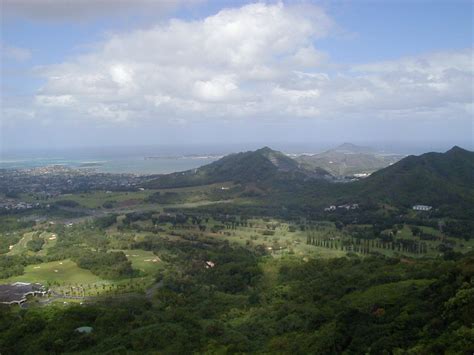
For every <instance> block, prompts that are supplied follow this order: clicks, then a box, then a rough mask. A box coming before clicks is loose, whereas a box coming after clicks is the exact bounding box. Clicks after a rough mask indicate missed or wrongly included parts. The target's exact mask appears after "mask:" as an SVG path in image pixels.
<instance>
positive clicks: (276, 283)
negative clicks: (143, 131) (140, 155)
mask: <svg viewBox="0 0 474 355" xmlns="http://www.w3.org/2000/svg"><path fill="white" fill-rule="evenodd" d="M473 166H474V164H473V153H471V152H467V151H464V150H462V149H460V148H453V149H452V150H451V151H449V152H447V153H445V154H425V155H423V156H420V157H409V158H407V159H404V160H402V161H400V162H399V163H396V164H394V165H392V166H391V167H389V168H387V169H384V170H382V171H379V172H377V173H375V174H373V176H371V177H369V178H367V179H364V180H361V181H358V182H356V183H334V182H331V181H329V179H327V175H326V174H325V173H323V172H320V173H313V175H311V174H310V173H308V172H307V171H305V170H304V169H302V168H300V166H299V165H298V164H297V163H295V162H294V161H293V160H291V159H290V158H288V157H286V156H284V155H283V154H281V153H278V152H274V151H272V150H270V149H268V148H264V149H261V150H259V151H256V152H247V153H241V154H236V155H231V156H229V157H226V158H224V159H222V160H221V161H218V162H216V163H213V164H211V165H208V166H206V167H203V168H200V169H197V170H195V171H190V172H186V173H185V174H181V173H180V174H171V175H167V176H163V177H160V178H158V179H157V180H155V181H153V183H152V185H153V186H152V187H154V188H159V189H153V190H146V191H137V192H135V193H134V192H110V191H108V192H100V191H98V192H90V193H82V192H81V193H80V194H68V195H67V196H66V195H65V196H58V197H57V198H55V200H54V201H55V202H54V203H53V204H52V206H51V208H47V209H40V210H35V211H30V212H28V211H23V212H18V213H16V212H15V213H12V215H10V214H5V215H3V216H0V222H1V223H0V279H1V282H0V283H11V282H15V281H23V282H40V283H42V284H44V285H46V286H47V287H48V288H49V289H50V295H49V296H47V297H44V298H34V299H31V300H29V301H28V302H27V307H25V308H19V307H16V306H1V307H0V352H1V353H8V354H23V353H34V352H37V353H40V354H42V353H82V354H87V353H100V354H102V353H103V354H107V353H110V354H117V353H119V354H122V353H123V354H146V353H153V354H155V353H164V354H175V353H179V354H181V353H206V354H225V353H266V354H269V353H272V354H273V353H285V354H309V353H316V354H332V353H343V354H353V353H354V354H356V353H357V354H358V353H365V354H441V353H446V354H465V353H470V352H472V350H473V344H474V332H473V328H472V325H473V323H474V279H473V277H474V252H473V248H474V238H473V231H474V225H473V221H472V216H473V214H472V212H473V211H472V206H473V204H472V202H473V199H472V198H473V196H474V195H473V188H474V186H473V185H472V181H471V180H472V176H473V175H472V173H473ZM211 183H215V184H214V185H209V184H211ZM201 184H206V185H203V186H201ZM195 185H199V186H195ZM417 203H426V204H432V205H433V207H434V208H433V209H432V210H431V211H428V212H416V211H413V210H412V209H411V206H412V205H413V204H417ZM346 204H347V206H349V207H347V208H346V207H344V205H346ZM353 204H357V206H356V207H354V208H352V207H350V206H352V205H353ZM329 205H336V206H339V205H343V206H342V207H337V208H334V209H332V210H325V209H324V208H325V207H327V206H329ZM86 213H89V214H90V215H91V216H93V217H87V218H84V217H82V218H80V217H79V216H82V215H84V214H86ZM38 217H39V218H38ZM52 218H54V220H50V219H52ZM84 326H86V327H92V329H93V330H92V332H91V333H80V332H78V331H76V329H77V328H79V327H84Z"/></svg>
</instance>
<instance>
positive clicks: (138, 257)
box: [122, 249, 163, 275]
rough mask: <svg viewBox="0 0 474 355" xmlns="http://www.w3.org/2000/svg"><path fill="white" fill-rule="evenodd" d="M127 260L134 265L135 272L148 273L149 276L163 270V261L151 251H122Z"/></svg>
mask: <svg viewBox="0 0 474 355" xmlns="http://www.w3.org/2000/svg"><path fill="white" fill-rule="evenodd" d="M122 251H123V252H124V253H125V255H126V257H127V259H128V260H130V262H131V263H132V267H133V268H134V269H135V270H139V271H141V272H144V273H146V274H147V275H154V274H155V273H156V272H157V271H158V270H160V269H162V268H163V262H162V261H161V259H160V258H159V257H158V256H156V255H155V254H153V252H151V251H146V250H140V249H133V250H127V249H124V250H122Z"/></svg>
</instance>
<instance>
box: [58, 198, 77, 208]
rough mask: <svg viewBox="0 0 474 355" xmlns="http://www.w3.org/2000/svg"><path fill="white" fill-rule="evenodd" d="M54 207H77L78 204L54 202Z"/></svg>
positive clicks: (62, 201) (65, 201)
mask: <svg viewBox="0 0 474 355" xmlns="http://www.w3.org/2000/svg"><path fill="white" fill-rule="evenodd" d="M55 205H57V206H60V207H71V208H73V207H78V206H79V203H78V202H77V201H74V200H59V201H56V202H55Z"/></svg>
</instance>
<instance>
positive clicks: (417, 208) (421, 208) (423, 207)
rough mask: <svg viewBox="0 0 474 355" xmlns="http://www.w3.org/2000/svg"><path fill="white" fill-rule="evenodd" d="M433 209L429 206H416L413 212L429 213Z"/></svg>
mask: <svg viewBox="0 0 474 355" xmlns="http://www.w3.org/2000/svg"><path fill="white" fill-rule="evenodd" d="M432 208H433V207H432V206H427V205H414V206H413V210H414V211H429V210H431V209H432Z"/></svg>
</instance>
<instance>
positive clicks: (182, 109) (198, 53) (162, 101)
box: [2, 3, 474, 127]
mask: <svg viewBox="0 0 474 355" xmlns="http://www.w3.org/2000/svg"><path fill="white" fill-rule="evenodd" d="M337 28H338V24H337V23H336V22H335V21H334V19H333V18H332V17H331V16H330V15H329V14H328V13H327V12H326V11H325V10H324V9H323V8H321V7H318V6H315V5H310V4H298V5H285V4H283V3H277V4H265V3H256V4H248V5H244V6H241V7H237V8H229V9H221V10H220V11H218V12H217V13H215V14H213V15H209V16H206V17H203V18H200V19H178V18H173V19H170V20H167V21H160V22H159V23H157V24H155V25H153V26H151V27H149V28H146V29H135V30H129V31H121V32H117V33H109V34H108V35H107V37H106V38H105V39H104V40H103V41H101V42H100V43H95V44H94V45H93V46H91V49H90V50H88V51H87V52H86V53H82V54H78V55H77V56H75V57H69V58H66V59H64V60H62V61H61V62H58V63H57V64H49V65H41V66H37V67H36V68H34V74H35V75H36V76H38V77H39V78H41V80H42V83H41V85H40V86H39V87H38V88H37V89H36V90H35V93H34V95H33V96H32V97H26V98H22V99H21V100H20V101H19V100H18V99H15V100H14V99H10V98H9V97H8V96H5V97H4V98H3V108H2V117H3V119H2V121H3V125H4V126H5V127H14V126H15V125H16V124H18V122H21V121H23V122H39V123H41V124H42V125H51V124H55V123H57V122H60V123H61V124H65V123H67V122H69V123H71V124H78V125H85V124H87V125H89V126H90V127H94V126H100V127H104V126H105V127H107V126H114V127H117V126H123V127H127V126H130V127H136V126H140V125H142V124H146V125H149V124H155V125H158V126H159V125H160V124H166V125H170V124H171V125H172V124H179V125H186V124H189V123H196V122H207V123H212V122H234V121H235V122H241V123H242V122H243V123H249V124H252V123H256V122H259V123H261V122H268V123H272V122H275V123H278V122H285V123H287V122H307V121H311V122H319V121H321V122H326V121H338V120H350V121H353V122H360V124H364V122H365V121H364V120H366V119H368V118H370V119H371V120H379V121H383V120H386V121H407V122H410V121H420V120H421V121H427V122H437V121H446V120H452V121H462V122H469V121H471V122H472V116H473V82H474V67H473V55H474V51H473V49H472V48H466V49H463V50H455V51H453V50H440V51H436V52H430V53H425V54H420V55H416V56H406V57H401V58H393V59H392V60H384V61H373V62H366V63H363V64H361V63H357V64H347V63H345V64H341V63H338V62H336V61H334V60H333V59H332V58H331V53H330V52H328V51H325V50H322V49H321V48H320V47H319V46H318V43H319V41H322V40H327V39H328V38H330V37H331V36H333V35H334V33H335V32H337ZM11 54H12V55H13V56H15V55H16V56H17V57H18V58H19V59H21V58H23V59H22V60H26V59H28V58H29V56H30V55H31V54H30V53H29V52H28V51H27V50H23V51H21V50H20V49H18V50H16V52H15V51H13V53H11Z"/></svg>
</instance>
